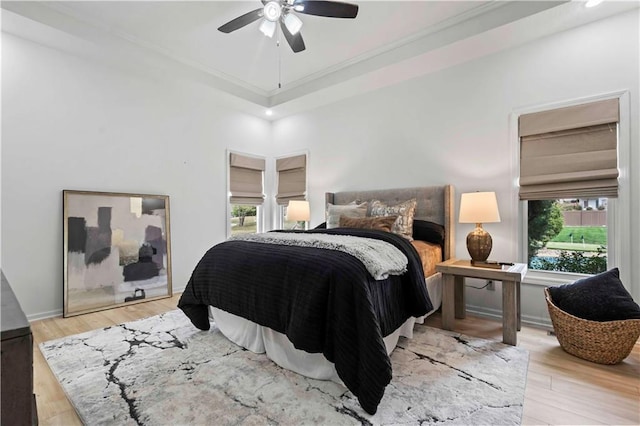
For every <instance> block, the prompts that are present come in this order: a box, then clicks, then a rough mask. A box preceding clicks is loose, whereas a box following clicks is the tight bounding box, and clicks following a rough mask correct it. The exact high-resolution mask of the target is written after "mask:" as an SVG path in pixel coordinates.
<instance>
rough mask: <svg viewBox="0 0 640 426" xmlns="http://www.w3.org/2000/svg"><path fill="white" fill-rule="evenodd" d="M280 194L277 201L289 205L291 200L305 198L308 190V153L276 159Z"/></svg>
mask: <svg viewBox="0 0 640 426" xmlns="http://www.w3.org/2000/svg"><path fill="white" fill-rule="evenodd" d="M276 172H277V173H278V195H276V202H277V203H278V204H280V205H287V204H288V203H289V201H290V200H304V199H305V192H306V190H307V156H306V154H302V155H296V156H293V157H284V158H278V159H277V160H276Z"/></svg>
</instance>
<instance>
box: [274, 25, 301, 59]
mask: <svg viewBox="0 0 640 426" xmlns="http://www.w3.org/2000/svg"><path fill="white" fill-rule="evenodd" d="M280 28H282V34H284V38H286V39H287V43H289V46H290V47H291V50H293V51H294V52H295V53H298V52H302V51H303V50H304V49H306V47H305V45H304V40H303V39H302V34H300V32H297V33H295V34H291V32H290V31H289V30H288V29H287V26H286V25H285V24H284V23H283V22H280Z"/></svg>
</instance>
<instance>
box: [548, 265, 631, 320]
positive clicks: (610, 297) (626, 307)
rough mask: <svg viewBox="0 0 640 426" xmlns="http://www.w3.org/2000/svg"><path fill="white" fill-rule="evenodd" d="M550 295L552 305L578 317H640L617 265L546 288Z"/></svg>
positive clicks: (593, 318)
mask: <svg viewBox="0 0 640 426" xmlns="http://www.w3.org/2000/svg"><path fill="white" fill-rule="evenodd" d="M549 294H550V295H551V301H552V302H553V304H554V305H556V306H557V307H558V308H560V309H562V310H563V311H565V312H567V313H569V314H571V315H573V316H575V317H578V318H582V319H586V320H591V321H601V322H602V321H617V320H626V319H633V318H637V319H640V306H638V304H637V303H636V302H634V301H633V298H632V297H631V295H630V294H629V292H628V291H627V289H626V288H624V286H623V285H622V282H621V281H620V271H618V268H613V269H611V270H609V271H607V272H603V273H601V274H598V275H594V276H592V277H587V278H583V279H580V280H577V281H575V282H574V283H572V284H564V285H561V286H558V287H549Z"/></svg>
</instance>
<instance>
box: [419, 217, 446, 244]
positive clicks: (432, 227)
mask: <svg viewBox="0 0 640 426" xmlns="http://www.w3.org/2000/svg"><path fill="white" fill-rule="evenodd" d="M444 237H445V232H444V226H442V225H440V224H438V223H435V222H429V221H427V220H420V219H414V220H413V239H414V240H420V241H426V242H428V243H433V244H438V245H440V246H444Z"/></svg>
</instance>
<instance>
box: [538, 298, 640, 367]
mask: <svg viewBox="0 0 640 426" xmlns="http://www.w3.org/2000/svg"><path fill="white" fill-rule="evenodd" d="M544 296H545V298H546V300H547V307H548V308H549V316H550V317H551V322H552V323H553V328H554V330H555V333H556V337H557V338H558V342H559V343H560V346H561V347H562V349H564V350H565V351H567V352H569V353H570V354H572V355H575V356H577V357H579V358H583V359H586V360H588V361H592V362H597V363H598V364H617V363H619V362H621V361H622V360H623V359H625V358H626V357H627V356H629V354H630V353H631V350H632V349H633V345H635V343H636V342H637V340H638V337H640V319H629V320H621V321H606V322H599V321H589V320H586V319H582V318H578V317H574V316H573V315H571V314H568V313H566V312H565V311H563V310H562V309H560V308H558V307H557V306H556V305H554V304H553V302H552V300H551V295H550V293H549V289H548V288H545V289H544Z"/></svg>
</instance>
